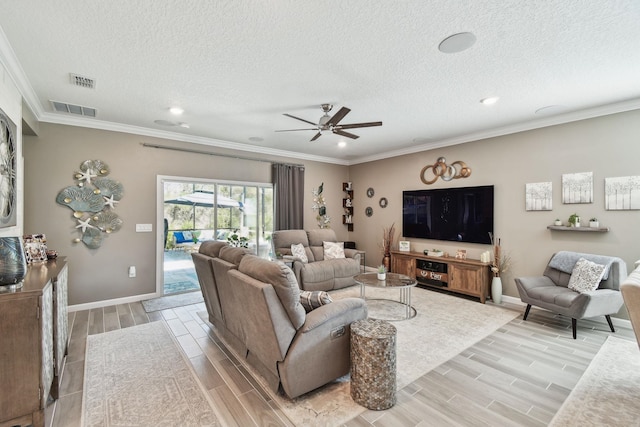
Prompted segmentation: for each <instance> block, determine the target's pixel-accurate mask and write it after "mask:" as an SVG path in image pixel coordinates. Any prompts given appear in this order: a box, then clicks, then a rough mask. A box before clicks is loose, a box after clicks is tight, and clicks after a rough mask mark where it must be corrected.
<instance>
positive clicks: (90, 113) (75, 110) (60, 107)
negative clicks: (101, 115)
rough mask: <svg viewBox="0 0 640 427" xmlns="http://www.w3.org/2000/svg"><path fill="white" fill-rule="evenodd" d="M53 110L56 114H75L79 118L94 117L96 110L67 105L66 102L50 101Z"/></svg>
mask: <svg viewBox="0 0 640 427" xmlns="http://www.w3.org/2000/svg"><path fill="white" fill-rule="evenodd" d="M51 105H53V109H54V110H55V111H57V112H58V113H70V114H77V115H79V116H87V117H95V116H96V109H95V108H91V107H82V106H80V105H73V104H67V103H66V102H59V101H51Z"/></svg>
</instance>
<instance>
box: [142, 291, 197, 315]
mask: <svg viewBox="0 0 640 427" xmlns="http://www.w3.org/2000/svg"><path fill="white" fill-rule="evenodd" d="M202 301H204V298H202V292H201V291H200V290H198V291H197V292H186V293H184V294H178V295H167V296H164V297H160V298H153V299H148V300H145V301H141V302H142V307H144V311H146V312H147V313H151V312H153V311H160V310H166V309H169V308H176V307H182V306H185V305H190V304H197V303H199V302H202Z"/></svg>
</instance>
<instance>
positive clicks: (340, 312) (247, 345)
mask: <svg viewBox="0 0 640 427" xmlns="http://www.w3.org/2000/svg"><path fill="white" fill-rule="evenodd" d="M192 257H193V261H194V264H195V267H196V273H197V275H198V280H199V281H200V286H201V288H202V294H203V296H204V299H205V305H206V307H207V312H208V314H209V320H210V321H211V323H212V324H213V325H214V331H215V332H216V334H219V336H220V337H221V338H222V339H223V340H224V341H225V342H226V343H227V344H228V345H230V346H231V347H232V348H233V349H234V351H235V352H236V353H237V354H238V355H241V357H242V358H244V359H245V360H246V362H248V363H249V364H250V365H251V366H252V367H253V368H255V369H256V370H257V371H258V372H259V373H260V374H261V375H262V376H263V377H264V378H265V379H266V380H267V383H268V384H269V386H270V387H271V388H272V389H273V390H274V391H275V390H278V388H281V389H282V391H284V393H286V395H287V396H289V397H291V398H294V397H297V396H300V395H301V394H304V393H307V392H309V391H311V390H314V389H316V388H318V387H320V386H322V385H324V384H326V383H328V382H330V381H332V380H334V379H336V378H339V377H341V376H343V375H345V374H347V373H348V372H349V368H350V359H349V346H350V338H349V335H350V329H349V328H350V325H351V323H353V322H354V321H356V320H360V319H364V318H366V317H367V308H366V305H365V302H364V300H362V299H360V298H344V299H340V300H337V301H334V302H332V303H330V304H326V305H322V306H321V307H319V308H316V309H315V310H312V311H311V312H309V313H306V312H305V310H304V308H303V307H302V305H301V304H300V288H299V286H298V282H297V280H296V278H295V275H294V274H293V271H292V270H291V269H290V268H289V267H287V266H286V265H284V264H283V263H280V262H275V261H269V260H266V259H263V258H259V257H257V256H255V255H251V254H248V253H247V251H246V250H245V249H241V248H233V247H230V246H228V245H227V244H226V243H224V242H204V243H203V244H202V245H201V246H200V249H199V252H198V253H193V254H192Z"/></svg>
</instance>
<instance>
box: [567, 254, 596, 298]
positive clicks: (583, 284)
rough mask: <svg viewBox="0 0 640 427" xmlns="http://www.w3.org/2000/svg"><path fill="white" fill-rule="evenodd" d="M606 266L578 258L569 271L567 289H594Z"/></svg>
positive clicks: (584, 290) (585, 290) (579, 290)
mask: <svg viewBox="0 0 640 427" xmlns="http://www.w3.org/2000/svg"><path fill="white" fill-rule="evenodd" d="M605 268H606V266H604V265H601V264H596V263H595V262H591V261H587V260H586V259H584V258H580V259H579V260H578V262H576V265H575V266H574V267H573V271H572V272H571V278H570V279H569V285H568V286H567V287H568V288H569V289H571V290H573V291H576V292H580V293H583V292H591V291H595V290H596V289H597V288H598V285H599V284H600V280H602V276H603V275H604V269H605Z"/></svg>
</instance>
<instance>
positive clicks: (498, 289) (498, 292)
mask: <svg viewBox="0 0 640 427" xmlns="http://www.w3.org/2000/svg"><path fill="white" fill-rule="evenodd" d="M491 299H492V300H493V302H494V304H501V303H502V279H500V277H494V278H493V280H491Z"/></svg>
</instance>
